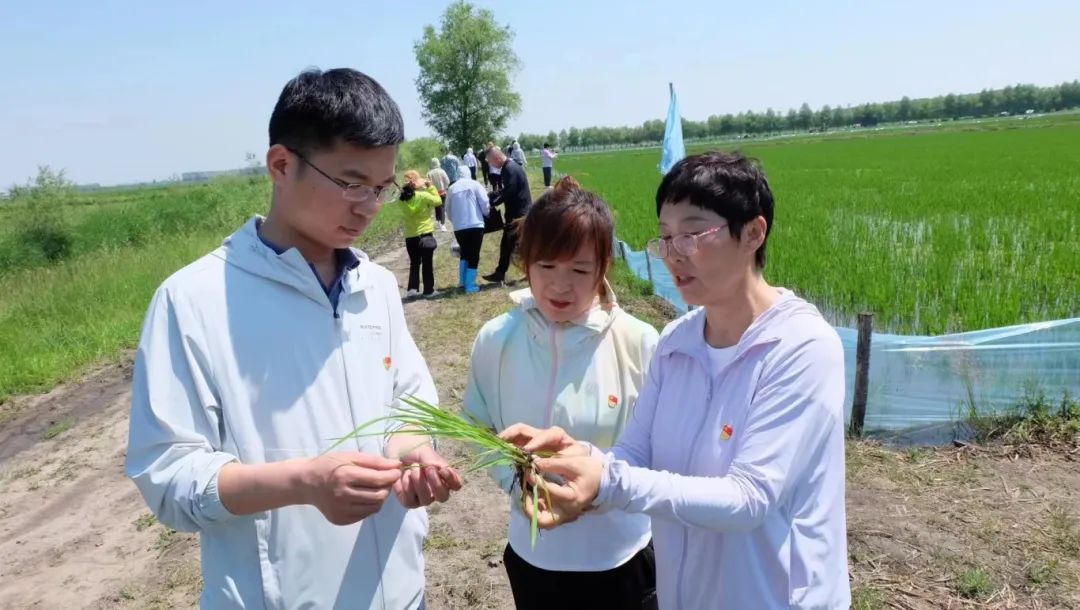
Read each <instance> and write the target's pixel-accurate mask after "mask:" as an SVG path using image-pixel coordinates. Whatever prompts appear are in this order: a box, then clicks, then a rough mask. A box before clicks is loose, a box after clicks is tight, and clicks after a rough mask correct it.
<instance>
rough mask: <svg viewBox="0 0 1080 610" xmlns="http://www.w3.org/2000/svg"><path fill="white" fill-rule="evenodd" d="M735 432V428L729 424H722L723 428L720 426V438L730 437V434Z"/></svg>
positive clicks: (726, 438) (724, 439)
mask: <svg viewBox="0 0 1080 610" xmlns="http://www.w3.org/2000/svg"><path fill="white" fill-rule="evenodd" d="M734 433H735V429H734V428H732V427H731V424H724V427H723V428H720V440H722V441H726V440H728V439H730V438H731V435H732V434H734Z"/></svg>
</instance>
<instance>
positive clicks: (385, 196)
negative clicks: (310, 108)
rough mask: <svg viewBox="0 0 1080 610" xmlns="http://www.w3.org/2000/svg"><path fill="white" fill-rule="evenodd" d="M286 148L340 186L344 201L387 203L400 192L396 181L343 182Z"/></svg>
mask: <svg viewBox="0 0 1080 610" xmlns="http://www.w3.org/2000/svg"><path fill="white" fill-rule="evenodd" d="M287 150H288V151H289V152H291V153H292V154H294V155H296V156H297V158H298V159H300V160H301V161H303V162H304V163H305V164H307V166H308V167H310V168H311V169H313V170H315V171H317V172H319V173H320V174H322V176H323V177H324V178H326V179H327V180H329V181H331V182H333V183H334V184H336V185H338V186H339V187H341V196H342V197H343V198H344V199H345V200H346V201H351V202H353V203H368V202H370V201H372V200H378V202H379V203H387V202H390V201H393V200H394V199H397V196H398V195H399V194H400V193H401V187H399V186H398V184H397V182H394V183H393V184H387V185H386V186H371V185H368V184H360V183H359V182H345V181H344V180H341V179H340V178H335V177H333V176H331V175H330V174H328V173H326V172H324V171H322V170H321V169H319V166H317V165H315V164H314V163H312V162H311V161H309V160H308V158H307V157H305V156H304V155H302V154H300V153H299V152H297V151H295V150H293V149H291V148H289V149H287Z"/></svg>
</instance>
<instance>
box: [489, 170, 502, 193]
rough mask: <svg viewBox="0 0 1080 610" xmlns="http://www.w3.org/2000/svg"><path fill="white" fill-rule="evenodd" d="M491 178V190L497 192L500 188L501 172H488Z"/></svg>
mask: <svg viewBox="0 0 1080 610" xmlns="http://www.w3.org/2000/svg"><path fill="white" fill-rule="evenodd" d="M488 178H490V179H491V190H493V191H495V192H496V193H498V192H499V191H501V190H502V174H488Z"/></svg>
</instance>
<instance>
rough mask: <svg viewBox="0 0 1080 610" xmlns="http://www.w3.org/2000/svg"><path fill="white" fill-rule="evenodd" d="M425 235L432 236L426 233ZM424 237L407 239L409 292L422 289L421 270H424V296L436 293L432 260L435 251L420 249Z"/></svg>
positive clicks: (418, 236)
mask: <svg viewBox="0 0 1080 610" xmlns="http://www.w3.org/2000/svg"><path fill="white" fill-rule="evenodd" d="M424 235H431V233H425V234H424ZM424 235H417V236H416V237H406V238H405V251H406V252H408V253H409V286H408V289H409V290H417V289H418V288H419V287H420V268H421V267H423V269H424V294H431V293H432V292H434V291H435V267H434V266H433V265H432V259H433V258H434V257H435V250H426V249H424V248H421V247H420V238H421V237H423V236H424Z"/></svg>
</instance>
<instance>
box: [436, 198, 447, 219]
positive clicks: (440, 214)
mask: <svg viewBox="0 0 1080 610" xmlns="http://www.w3.org/2000/svg"><path fill="white" fill-rule="evenodd" d="M439 198H440V199H442V203H443V204H442V205H440V206H439V207H437V208H435V220H438V221H439V224H442V223H444V222H446V193H443V194H442V195H439Z"/></svg>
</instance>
